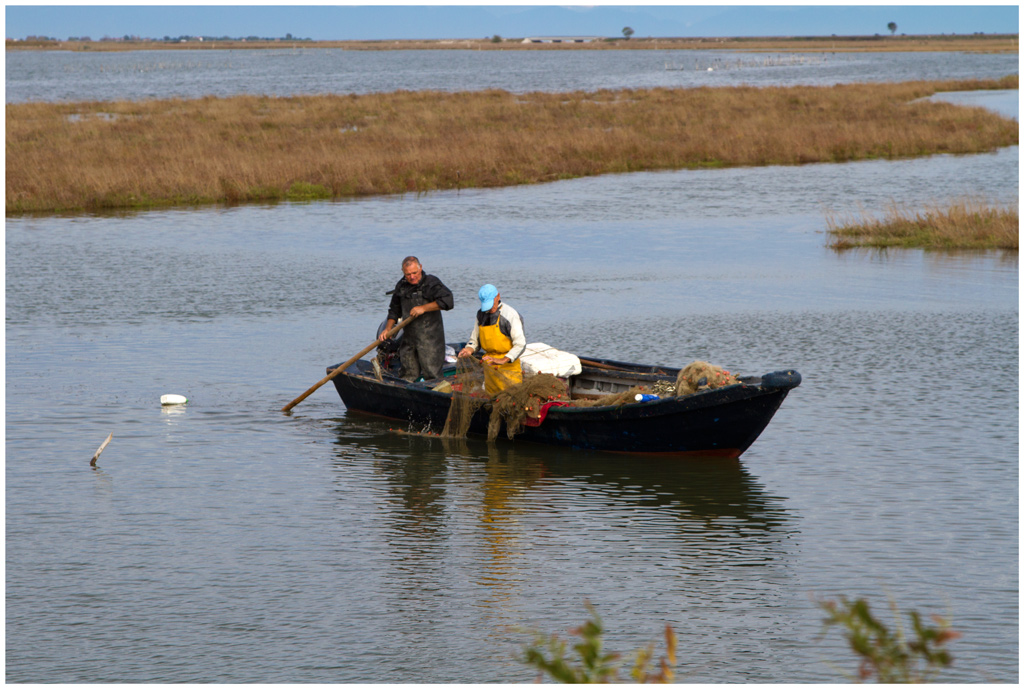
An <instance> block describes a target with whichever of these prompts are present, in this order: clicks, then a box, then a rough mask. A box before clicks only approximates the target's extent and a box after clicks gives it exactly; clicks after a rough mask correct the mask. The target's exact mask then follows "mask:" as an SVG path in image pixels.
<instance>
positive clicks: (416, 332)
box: [379, 256, 455, 382]
mask: <svg viewBox="0 0 1024 689" xmlns="http://www.w3.org/2000/svg"><path fill="white" fill-rule="evenodd" d="M402 275H403V277H402V279H401V280H399V281H398V284H396V285H395V289H394V293H393V294H392V296H391V305H390V306H389V307H388V321H387V325H386V326H385V327H384V330H383V332H381V334H380V338H379V339H380V341H381V342H383V341H384V340H385V339H387V334H388V331H389V330H391V328H393V327H394V325H395V323H397V322H398V321H399V320H404V319H406V318H408V317H409V316H418V318H417V319H416V320H414V321H413V322H412V323H410V324H409V325H407V326H405V328H404V329H403V335H402V344H401V345H400V346H399V348H398V358H399V361H401V363H402V370H401V373H400V375H401V377H402V378H403V379H404V380H407V381H409V382H414V381H416V380H417V379H419V378H423V379H424V380H431V379H433V378H440V377H441V367H442V366H444V321H443V320H442V319H441V311H448V310H449V309H451V308H452V307H453V306H454V305H455V298H454V297H453V296H452V291H451V290H450V289H448V288H447V287H445V286H444V283H442V282H441V281H440V280H439V279H437V278H436V277H434V276H433V275H427V274H426V273H424V272H423V266H422V265H420V260H419V259H418V258H416V257H415V256H407V257H406V258H405V259H404V260H403V261H402Z"/></svg>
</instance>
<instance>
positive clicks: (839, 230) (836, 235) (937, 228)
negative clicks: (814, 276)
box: [828, 199, 1020, 251]
mask: <svg viewBox="0 0 1024 689" xmlns="http://www.w3.org/2000/svg"><path fill="white" fill-rule="evenodd" d="M828 233H829V235H831V241H830V242H829V247H831V248H833V249H837V250H843V249H852V248H876V249H885V248H904V249H933V250H934V249H937V250H952V249H966V250H1002V251H1017V250H1018V245H1019V241H1020V222H1019V219H1018V211H1017V208H1015V207H999V206H995V205H991V204H989V203H987V202H985V201H983V200H978V199H963V200H958V201H954V202H952V203H949V204H947V205H945V206H940V205H939V204H932V205H931V207H929V208H927V209H925V210H923V211H917V212H915V211H909V210H906V209H903V208H899V207H897V206H896V205H892V206H890V208H889V209H888V211H887V212H886V214H885V215H884V216H883V217H881V218H873V217H865V218H862V219H859V220H850V221H839V220H836V219H834V218H829V220H828Z"/></svg>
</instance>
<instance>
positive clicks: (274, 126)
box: [6, 76, 1018, 214]
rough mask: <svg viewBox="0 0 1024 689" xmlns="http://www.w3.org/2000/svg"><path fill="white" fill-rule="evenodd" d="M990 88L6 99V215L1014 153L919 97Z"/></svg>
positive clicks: (984, 127) (997, 129)
mask: <svg viewBox="0 0 1024 689" xmlns="http://www.w3.org/2000/svg"><path fill="white" fill-rule="evenodd" d="M986 88H987V89H993V88H1000V89H1015V88H1017V77H1016V76H1011V77H1006V78H1004V79H1001V80H988V81H975V80H972V81H956V82H954V81H947V82H906V83H899V84H851V85H839V86H833V87H807V86H804V87H788V88H782V87H776V88H753V87H737V88H715V89H712V88H696V89H647V90H622V91H611V90H601V91H595V92H582V91H577V92H572V93H528V94H513V93H509V92H506V91H497V90H492V91H482V92H466V93H447V92H433V91H422V92H408V91H400V92H396V93H388V94H368V95H325V96H300V97H290V98H272V97H262V96H236V97H231V98H214V97H206V98H201V99H195V100H181V99H172V100H150V101H139V102H124V101H122V102H83V103H19V104H8V105H7V119H6V151H7V162H6V209H7V212H8V213H9V214H10V213H21V212H61V211H75V210H87V211H97V210H105V209H130V208H144V207H153V206H161V205H177V204H184V205H192V204H207V203H242V202H248V201H282V200H288V199H294V200H308V199H319V198H323V199H326V198H341V197H352V196H365V195H374V194H396V193H406V192H428V191H432V190H439V189H458V188H467V187H499V186H508V185H515V184H529V183H539V182H548V181H552V180H558V179H567V178H574V177H582V176H588V175H599V174H606V173H621V172H632V171H639V170H662V169H681V168H703V167H726V166H750V165H796V164H803V163H821V162H845V161H851V160H861V159H868V158H903V157H911V156H922V155H930V154H935V153H976V152H981V151H991V150H993V149H995V148H997V147H1000V146H1008V145H1014V144H1017V142H1018V125H1017V123H1016V122H1015V121H1013V120H1009V119H1005V118H1002V117H1000V116H998V115H996V114H994V113H991V112H989V111H987V110H985V109H982V108H969V107H962V106H955V105H951V104H947V103H939V102H931V101H926V100H919V99H921V98H923V97H925V96H929V95H931V94H933V93H936V92H939V91H951V90H972V89H986Z"/></svg>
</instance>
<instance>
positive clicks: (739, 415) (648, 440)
mask: <svg viewBox="0 0 1024 689" xmlns="http://www.w3.org/2000/svg"><path fill="white" fill-rule="evenodd" d="M601 361H602V362H603V361H607V360H601ZM614 363H615V364H617V365H622V366H635V365H632V364H621V362H614ZM331 370H333V369H331V368H329V369H328V372H330V371H331ZM637 370H645V371H646V370H650V369H649V367H648V368H641V367H637ZM661 370H663V371H665V372H670V371H672V369H661ZM333 381H334V386H335V388H336V389H337V390H338V394H339V395H340V396H341V399H342V402H344V403H345V406H346V407H347V408H348V409H349V410H351V411H359V412H365V413H369V414H375V415H378V416H383V417H387V418H390V419H396V420H400V421H403V422H407V423H409V424H410V425H412V426H413V427H414V430H416V431H420V432H433V433H439V432H441V430H442V429H443V428H444V424H445V419H446V418H447V416H448V408H449V406H450V405H451V395H449V394H445V393H441V392H435V391H434V390H431V389H430V386H429V385H425V384H422V383H418V384H417V383H407V382H405V381H402V380H398V379H396V378H392V377H385V378H384V380H382V381H378V380H377V379H376V378H375V377H374V376H373V374H372V369H371V366H370V364H369V362H366V361H358V362H356V363H355V364H353V366H352V367H350V368H349V369H348V370H346V371H344V372H342V373H341V374H339V375H337V376H335V377H334V378H333ZM799 384H800V374H799V373H796V372H795V371H784V372H777V373H772V374H766V375H765V376H762V377H761V378H753V379H744V382H742V383H741V384H738V385H733V386H729V387H725V388H718V389H716V390H708V391H705V392H700V393H698V394H695V395H690V396H688V397H678V398H677V397H667V398H663V399H661V400H655V401H651V402H643V403H638V404H627V405H622V406H607V407H569V406H564V407H557V406H555V407H551V408H550V409H549V411H548V413H547V416H546V418H545V419H544V421H543V422H542V423H541V424H540V425H539V426H525V427H523V428H522V430H520V431H519V433H517V434H516V436H515V439H516V441H519V440H528V441H533V442H540V443H546V444H549V445H559V446H564V447H570V448H578V449H588V450H601V451H606V452H631V453H634V452H635V453H657V454H699V455H719V456H723V457H739V456H740V455H741V454H742V453H743V452H744V451H745V450H746V449H747V448H748V447H750V445H751V444H752V443H753V442H754V440H756V439H757V437H758V436H759V435H760V434H761V432H762V431H763V430H764V429H765V427H766V426H767V425H768V422H769V421H771V419H772V417H773V416H774V415H775V412H776V411H777V410H778V408H779V405H781V404H782V401H783V400H784V399H785V398H786V395H787V394H788V393H789V391H790V390H791V389H792V388H794V387H796V386H797V385H799ZM489 420H490V407H489V406H485V407H483V408H481V409H480V410H479V411H478V412H477V413H476V415H475V416H474V417H473V421H472V423H471V425H470V429H469V432H470V433H473V434H479V435H485V434H486V433H487V426H488V422H489ZM502 435H504V431H502Z"/></svg>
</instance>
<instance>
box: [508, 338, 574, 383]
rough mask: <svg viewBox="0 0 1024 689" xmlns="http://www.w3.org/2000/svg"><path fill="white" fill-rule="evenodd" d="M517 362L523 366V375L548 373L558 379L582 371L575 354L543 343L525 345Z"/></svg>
mask: <svg viewBox="0 0 1024 689" xmlns="http://www.w3.org/2000/svg"><path fill="white" fill-rule="evenodd" d="M519 361H520V362H522V365H523V373H526V374H536V373H550V374H551V375H553V376H558V377H559V378H568V377H569V376H574V375H576V374H577V373H579V372H580V371H582V370H583V366H582V365H581V364H580V358H579V357H578V356H576V355H575V354H571V353H569V352H563V351H562V350H560V349H555V348H554V347H551V346H549V345H546V344H544V343H543V342H533V343H531V344H528V345H526V349H524V350H523V353H522V355H520V357H519Z"/></svg>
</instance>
